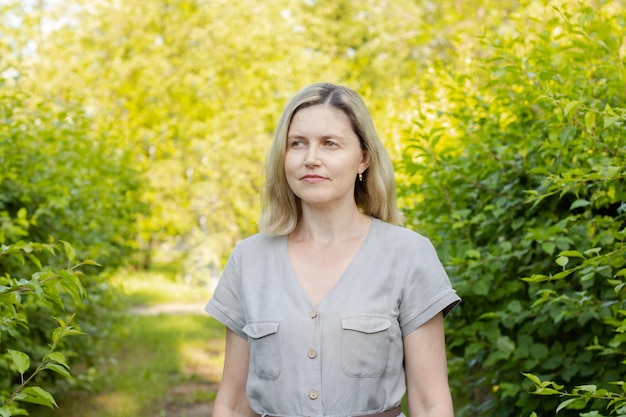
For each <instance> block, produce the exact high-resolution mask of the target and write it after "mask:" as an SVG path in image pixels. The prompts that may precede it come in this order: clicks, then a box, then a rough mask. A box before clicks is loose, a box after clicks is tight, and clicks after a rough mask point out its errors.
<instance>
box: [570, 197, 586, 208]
mask: <svg viewBox="0 0 626 417" xmlns="http://www.w3.org/2000/svg"><path fill="white" fill-rule="evenodd" d="M590 205H591V202H590V201H588V200H585V199H582V198H581V199H578V200H576V201H574V202H573V203H572V205H571V206H570V207H569V209H570V210H574V209H577V208H579V207H587V206H590Z"/></svg>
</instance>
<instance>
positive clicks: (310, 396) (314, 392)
mask: <svg viewBox="0 0 626 417" xmlns="http://www.w3.org/2000/svg"><path fill="white" fill-rule="evenodd" d="M318 395H319V394H318V393H317V391H315V390H314V389H312V390H311V392H309V398H310V399H312V400H317V397H318Z"/></svg>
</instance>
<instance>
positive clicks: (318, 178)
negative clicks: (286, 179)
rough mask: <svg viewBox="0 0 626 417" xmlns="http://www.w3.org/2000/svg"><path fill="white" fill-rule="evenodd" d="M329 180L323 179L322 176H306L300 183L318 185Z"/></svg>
mask: <svg viewBox="0 0 626 417" xmlns="http://www.w3.org/2000/svg"><path fill="white" fill-rule="evenodd" d="M327 179H328V178H326V177H322V176H321V175H311V174H308V175H305V176H303V177H302V178H300V181H304V182H308V183H317V182H321V181H325V180H327Z"/></svg>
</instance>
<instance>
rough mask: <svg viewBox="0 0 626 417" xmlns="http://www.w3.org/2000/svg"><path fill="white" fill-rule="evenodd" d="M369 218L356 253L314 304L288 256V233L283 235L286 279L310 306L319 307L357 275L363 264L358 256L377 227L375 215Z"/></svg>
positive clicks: (367, 244) (361, 254) (369, 243)
mask: <svg viewBox="0 0 626 417" xmlns="http://www.w3.org/2000/svg"><path fill="white" fill-rule="evenodd" d="M371 219H372V220H371V224H370V227H369V230H368V231H367V234H366V235H365V238H364V239H363V241H362V242H361V244H360V245H359V248H358V249H357V251H356V253H355V254H354V256H352V259H350V261H349V262H348V264H347V266H346V267H345V269H344V270H343V272H341V274H340V275H339V278H338V279H337V281H336V282H335V284H334V285H333V286H332V288H331V289H330V290H329V291H328V293H327V294H326V295H325V296H324V297H323V298H322V299H321V300H320V301H319V303H318V304H315V303H314V302H313V301H312V300H311V297H309V294H308V293H307V292H306V291H305V289H304V287H303V286H302V284H301V283H300V280H299V279H298V276H297V275H296V272H295V269H294V267H293V264H292V263H291V258H290V257H289V235H285V236H283V244H282V252H283V255H284V256H283V257H282V258H283V259H284V262H285V264H286V270H287V271H288V275H289V277H288V281H289V283H290V284H291V285H293V286H294V287H295V288H296V289H297V291H298V293H299V294H300V295H301V296H302V297H303V298H304V299H305V300H306V302H307V303H308V304H309V306H310V307H313V308H316V309H319V308H320V307H322V306H323V305H324V304H326V303H327V302H329V301H328V300H329V299H331V298H332V297H333V295H334V294H335V293H337V292H338V291H340V287H342V286H344V285H346V283H347V282H349V277H354V276H356V275H358V274H357V273H356V272H357V268H359V267H360V266H361V265H362V264H363V262H361V261H360V258H362V257H363V256H365V255H363V254H364V253H365V252H366V247H368V246H369V245H371V242H372V241H373V239H372V235H373V234H374V229H375V228H376V227H377V223H378V222H379V221H380V220H378V219H377V218H375V217H371Z"/></svg>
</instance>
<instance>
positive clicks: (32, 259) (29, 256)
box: [27, 253, 42, 270]
mask: <svg viewBox="0 0 626 417" xmlns="http://www.w3.org/2000/svg"><path fill="white" fill-rule="evenodd" d="M27 256H28V259H30V260H31V262H32V263H34V264H35V265H37V268H39V269H40V270H41V269H42V267H41V261H40V260H39V258H37V257H36V256H35V255H33V254H30V253H29V254H28V255H27Z"/></svg>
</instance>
